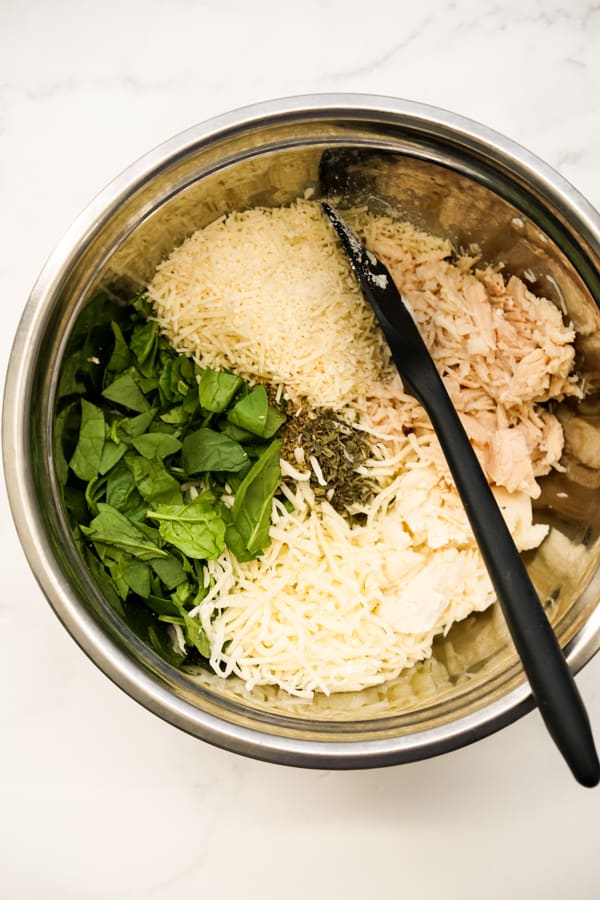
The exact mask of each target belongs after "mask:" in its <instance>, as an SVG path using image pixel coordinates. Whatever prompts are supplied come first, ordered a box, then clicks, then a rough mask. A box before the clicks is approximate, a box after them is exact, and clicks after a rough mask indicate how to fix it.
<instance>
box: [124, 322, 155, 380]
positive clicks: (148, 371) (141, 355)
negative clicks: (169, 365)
mask: <svg viewBox="0 0 600 900" xmlns="http://www.w3.org/2000/svg"><path fill="white" fill-rule="evenodd" d="M129 346H130V347H131V350H132V352H133V354H134V356H135V358H136V360H137V365H138V369H139V370H140V372H141V373H142V375H145V376H146V377H147V378H149V377H150V376H151V375H152V374H153V372H154V365H155V362H156V352H157V350H158V323H157V322H153V321H150V322H143V323H141V324H139V325H136V326H135V328H134V329H133V334H132V335H131V340H130V342H129Z"/></svg>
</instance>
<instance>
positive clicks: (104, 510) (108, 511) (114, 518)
mask: <svg viewBox="0 0 600 900" xmlns="http://www.w3.org/2000/svg"><path fill="white" fill-rule="evenodd" d="M98 510H99V512H98V515H97V516H96V517H95V518H94V519H92V521H91V522H90V524H89V527H86V526H85V525H81V526H80V528H81V531H82V533H83V534H84V535H85V536H86V538H87V539H88V540H89V541H92V542H93V543H94V544H106V545H107V546H108V547H110V548H116V549H117V550H125V551H126V552H127V553H130V554H131V555H132V556H135V557H136V558H137V559H141V560H145V561H147V560H150V559H156V558H160V557H163V558H165V557H167V556H168V553H167V552H166V551H165V550H161V549H160V547H157V546H156V544H154V543H153V542H152V541H150V540H149V539H148V538H147V537H146V536H145V535H144V533H143V532H142V531H140V529H139V528H137V527H136V526H135V525H134V524H133V522H131V521H130V520H129V519H128V518H127V517H126V516H124V515H123V514H122V513H120V512H119V511H118V510H117V509H115V508H114V507H112V506H109V505H108V503H99V504H98Z"/></svg>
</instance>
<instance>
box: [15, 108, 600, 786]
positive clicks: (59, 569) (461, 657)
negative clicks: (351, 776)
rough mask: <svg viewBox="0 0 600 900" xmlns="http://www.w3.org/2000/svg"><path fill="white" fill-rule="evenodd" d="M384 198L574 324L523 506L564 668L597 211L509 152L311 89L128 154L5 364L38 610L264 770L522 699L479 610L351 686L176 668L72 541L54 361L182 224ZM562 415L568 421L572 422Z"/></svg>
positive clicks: (595, 506) (588, 602) (424, 744)
mask: <svg viewBox="0 0 600 900" xmlns="http://www.w3.org/2000/svg"><path fill="white" fill-rule="evenodd" d="M307 190H310V191H314V192H315V196H319V194H320V193H327V194H329V195H335V197H336V201H337V202H338V204H339V205H340V206H341V207H343V206H344V205H349V204H356V203H361V204H365V205H367V206H369V208H370V209H372V210H373V211H375V212H378V211H386V212H387V211H390V210H391V211H392V212H393V213H394V214H397V215H402V216H406V217H407V218H409V219H410V220H412V221H413V222H415V223H416V224H417V225H420V226H423V227H425V228H426V229H428V230H430V231H432V232H434V233H438V234H442V235H445V236H448V237H449V238H451V239H452V241H453V242H454V243H455V246H457V247H466V246H468V245H470V244H471V243H473V242H477V244H478V245H479V247H480V251H481V254H482V257H483V259H484V260H485V261H487V262H490V263H499V262H502V263H503V264H504V267H505V271H506V272H507V273H513V272H514V273H516V274H518V275H520V276H522V277H524V278H525V279H527V280H528V281H529V282H530V283H531V285H532V287H533V289H534V290H538V291H540V292H542V293H544V294H545V295H546V296H550V297H551V299H553V300H554V301H555V302H556V303H558V304H560V305H561V307H562V308H563V310H564V312H565V314H566V315H568V316H569V317H571V318H572V320H573V321H574V323H575V325H576V327H577V330H578V333H579V337H578V352H579V365H580V367H581V368H582V370H583V371H584V372H585V374H586V377H587V382H588V386H589V389H590V396H589V398H588V399H587V400H586V401H585V403H584V404H582V405H581V406H580V407H579V408H578V409H575V410H570V411H569V412H568V418H569V421H568V422H567V452H566V455H565V468H566V471H565V472H564V473H555V474H553V475H552V476H549V477H548V478H547V479H546V480H545V484H544V490H543V493H542V496H541V498H540V500H539V501H538V502H537V512H536V514H537V515H538V516H541V517H543V518H544V519H545V520H547V521H550V522H551V523H552V524H553V526H554V528H553V531H552V538H551V539H549V540H547V541H546V542H545V543H544V544H543V545H542V547H541V548H540V549H539V550H538V551H536V552H535V553H531V554H529V556H528V559H527V563H528V566H529V569H530V572H531V575H532V577H533V578H534V580H535V582H536V585H537V587H538V591H539V593H540V596H541V597H542V599H543V600H544V602H545V604H546V607H547V610H548V613H549V615H550V616H551V619H552V622H553V624H554V626H555V629H556V632H557V635H558V637H559V640H560V641H561V643H562V645H563V646H564V647H565V650H566V654H567V658H568V661H569V663H570V665H571V667H572V669H573V670H574V671H576V670H578V669H579V668H580V667H581V666H582V665H583V664H584V663H585V662H586V661H587V660H589V659H590V657H591V656H592V654H593V653H594V652H595V651H596V650H597V649H598V646H600V606H599V603H598V595H599V586H600V567H599V565H598V562H599V558H600V541H599V540H598V538H599V535H600V512H599V511H600V502H599V499H600V498H599V489H600V449H599V445H600V439H599V438H598V428H597V422H598V421H599V419H598V413H599V411H600V405H599V404H598V402H597V397H596V391H597V389H598V386H599V385H600V329H599V328H598V324H599V313H598V303H599V302H600V279H599V270H600V219H599V217H598V215H597V213H596V212H595V211H594V210H593V209H592V208H591V207H590V206H589V204H588V203H586V201H585V200H584V199H583V198H582V197H581V196H580V195H579V194H578V193H577V192H576V191H575V190H574V189H573V188H572V187H571V186H570V185H569V184H567V183H566V182H565V181H564V180H563V179H562V178H561V177H560V176H559V175H558V174H557V173H556V172H554V171H552V170H551V169H550V168H549V167H548V166H546V165H545V164H544V163H542V162H541V161H540V160H538V159H536V158H535V157H533V156H532V155H531V154H529V153H528V152H526V151H525V150H524V149H523V148H521V147H519V146H518V145H516V144H514V143H513V142H511V141H509V140H507V139H506V138H504V137H501V136H500V135H498V134H496V133H494V132H492V131H490V130H488V129H486V128H483V127H482V126H480V125H477V124H475V123H474V122H471V121H468V120H465V119H463V118H460V117H458V116H456V115H453V114H451V113H448V112H445V111H442V110H439V109H433V108H431V107H425V106H421V105H419V104H415V103H409V102H405V101H400V100H394V99H390V98H382V97H369V96H360V95H358V96H354V95H346V94H343V95H317V96H308V97H297V98H293V99H287V100H281V101H274V102H270V103H265V104H262V105H258V106H254V107H251V108H247V109H243V110H239V111H237V112H233V113H230V114H228V115H224V116H221V117H219V118H217V119H213V120H212V121H210V122H207V123H205V124H203V125H199V126H198V127H195V128H192V129H190V130H189V131H186V132H185V133H183V134H181V135H179V136H177V137H175V138H173V139H172V140H170V141H168V142H167V143H165V144H163V145H162V146H160V147H159V148H157V149H156V150H153V151H152V152H151V153H149V154H148V155H147V156H145V157H144V158H143V159H141V160H140V161H139V162H137V163H135V164H134V165H132V166H131V167H130V168H129V169H128V170H127V171H126V172H124V173H123V174H122V175H121V176H119V177H118V178H117V179H116V180H115V181H114V182H113V183H112V184H111V185H110V186H109V187H107V188H106V190H105V191H104V192H103V193H102V194H101V195H100V196H99V197H97V198H96V199H95V200H94V201H93V202H92V204H91V205H90V206H89V207H88V209H87V210H86V211H85V212H84V213H83V215H82V216H81V217H80V218H79V219H78V220H77V222H76V223H75V224H74V225H73V227H72V228H71V229H70V231H69V232H68V233H67V235H66V236H65V237H64V239H63V240H62V242H61V243H60V245H59V246H58V248H57V249H56V251H55V253H54V255H53V256H52V257H51V259H50V260H49V262H48V264H47V265H46V266H45V268H44V270H43V271H42V273H41V275H40V277H39V280H38V281H37V283H36V285H35V287H34V289H33V291H32V294H31V298H30V300H29V303H28V305H27V307H26V310H25V313H24V315H23V318H22V321H21V324H20V326H19V330H18V333H17V336H16V339H15V343H14V348H13V352H12V356H11V359H10V364H9V368H8V374H7V381H6V393H5V405H4V414H3V441H4V465H5V473H6V480H7V485H8V491H9V497H10V503H11V507H12V511H13V515H14V518H15V522H16V525H17V529H18V532H19V535H20V538H21V541H22V543H23V547H24V549H25V552H26V554H27V557H28V559H29V562H30V564H31V567H32V569H33V571H34V573H35V575H36V577H37V579H38V581H39V583H40V585H41V587H42V589H43V591H44V593H45V594H46V596H47V598H48V600H49V601H50V603H51V604H52V606H53V608H54V610H55V611H56V613H57V615H58V616H59V618H60V619H61V621H62V622H63V624H64V625H65V627H66V628H67V629H68V630H69V631H70V633H71V634H72V635H73V637H74V638H75V640H76V641H77V642H78V643H79V644H80V646H81V647H82V648H83V650H84V651H85V652H86V653H87V654H88V655H89V656H90V658H91V659H92V660H93V661H94V662H95V663H96V664H97V665H98V666H99V667H100V668H101V669H102V670H103V671H104V672H105V673H106V674H107V675H108V676H109V677H110V678H111V679H112V680H113V681H114V682H115V683H116V684H118V685H119V686H120V687H121V688H123V689H124V690H125V691H126V692H127V693H128V694H130V695H131V696H132V697H133V698H135V699H136V700H138V701H139V702H140V703H142V704H144V705H145V706H146V707H147V708H148V709H150V710H152V711H153V712H155V713H157V714H158V715H159V716H162V717H163V718H164V719H166V720H168V721H169V722H171V723H172V724H174V725H176V726H178V727H180V728H182V729H184V730H186V731H188V732H190V733H191V734H194V735H196V736H197V737H200V738H203V739H204V740H207V741H209V742H211V743H213V744H216V745H219V746H222V747H225V748H228V749H230V750H234V751H237V752H240V753H243V754H247V755H249V756H254V757H258V758H262V759H266V760H271V761H274V762H280V763H287V764H293V765H303V766H318V767H326V768H351V767H363V766H377V765H385V764H392V763H398V762H405V761H408V760H414V759H418V758H423V757H426V756H431V755H434V754H437V753H441V752H445V751H448V750H450V749H453V748H455V747H459V746H461V745H463V744H466V743H468V742H470V741H473V740H475V739H477V738H480V737H482V736H484V735H486V734H489V733H490V732H493V731H494V730H496V729H498V728H500V727H502V726H503V725H505V724H507V723H508V722H510V721H512V720H514V719H515V718H517V717H518V716H520V715H522V714H523V713H524V712H526V711H527V710H528V709H530V708H531V706H532V700H531V696H530V692H529V689H528V686H527V684H526V682H525V681H524V678H523V675H522V671H521V668H520V666H519V663H518V660H517V659H516V656H515V653H514V650H513V648H512V644H511V642H510V639H509V638H508V635H507V632H506V629H505V627H504V624H503V621H502V618H501V615H500V613H499V612H498V610H497V609H496V608H493V609H491V610H489V611H488V612H486V613H484V614H480V615H474V616H471V617H469V619H467V620H465V621H464V622H462V623H459V624H458V625H455V626H454V627H453V628H452V630H451V631H450V633H449V635H448V636H447V637H446V638H439V639H438V640H436V643H435V646H434V652H433V656H432V658H431V660H428V661H425V662H423V663H422V664H420V665H418V666H417V667H416V668H415V669H414V670H411V671H410V672H408V673H406V674H405V675H403V676H401V677H400V678H399V679H398V680H397V681H396V682H394V683H391V684H388V685H385V686H382V687H380V688H372V689H369V690H368V691H364V692H362V693H361V694H355V695H353V694H348V695H335V696H332V697H329V698H327V697H320V698H319V699H318V700H317V701H315V702H313V703H309V702H307V701H299V700H297V701H296V700H293V699H291V698H289V697H286V695H284V694H282V693H279V692H278V691H276V690H275V689H264V690H260V691H258V690H257V691H255V692H253V694H252V695H251V696H249V695H247V694H246V693H245V692H244V689H243V687H242V686H241V685H240V684H239V683H237V682H236V681H235V680H228V681H223V680H222V679H219V678H218V677H216V676H214V675H210V674H209V673H207V672H191V673H186V672H181V671H178V670H176V669H174V668H172V667H171V666H170V665H168V664H167V663H166V662H165V661H163V660H162V659H161V658H160V657H159V656H157V655H156V653H155V652H154V651H153V650H152V649H151V648H150V647H149V646H147V645H146V644H145V643H144V642H143V641H141V640H140V639H139V638H138V637H137V636H136V634H135V632H134V630H133V629H132V628H131V627H130V624H129V623H128V622H127V621H124V620H122V619H120V618H119V617H118V616H117V615H116V613H114V612H113V610H112V609H111V608H110V606H109V605H108V603H107V602H106V601H105V600H104V598H103V596H102V593H101V591H100V590H99V589H98V587H97V586H96V584H95V583H94V581H93V580H92V578H91V576H90V574H89V572H88V571H87V569H86V567H85V566H84V564H83V562H82V560H81V558H80V556H79V554H78V551H77V549H76V546H75V544H74V542H73V540H72V539H71V536H70V532H69V527H68V523H67V521H66V518H65V515H64V512H63V508H62V504H61V498H60V493H59V491H58V488H57V482H56V478H55V472H54V454H53V445H52V425H53V411H54V408H55V400H56V392H57V382H58V377H59V372H60V369H61V364H62V362H63V360H64V358H65V355H68V352H69V347H70V346H73V342H76V341H77V339H78V333H79V331H81V329H82V328H83V322H87V323H88V325H89V321H90V317H91V318H92V319H93V316H94V310H95V307H94V304H95V303H97V302H99V301H98V299H97V298H98V297H99V296H100V295H101V296H103V297H104V298H105V297H106V296H107V295H109V296H114V297H123V296H125V295H127V294H129V295H131V293H132V292H133V291H135V290H137V289H139V288H140V287H141V286H143V285H144V284H145V283H146V281H147V279H148V278H149V276H150V275H151V274H152V272H153V270H154V267H155V266H156V264H157V263H158V262H159V261H160V260H161V259H162V258H164V256H165V254H166V253H167V252H168V251H169V250H170V249H171V248H172V247H173V246H174V245H175V244H177V243H178V242H180V241H181V240H182V239H183V238H184V237H185V236H186V235H188V234H189V233H190V232H192V231H194V230H195V229H197V228H199V227H201V226H203V225H206V224H207V223H208V222H210V221H212V220H213V219H215V218H216V217H217V216H220V215H222V214H223V213H225V212H227V211H229V210H232V209H241V208H246V207H249V206H252V205H256V204H266V205H275V204H284V203H287V202H289V201H291V200H292V199H293V198H295V197H297V196H299V195H302V194H303V193H304V192H305V191H307ZM573 423H574V424H573Z"/></svg>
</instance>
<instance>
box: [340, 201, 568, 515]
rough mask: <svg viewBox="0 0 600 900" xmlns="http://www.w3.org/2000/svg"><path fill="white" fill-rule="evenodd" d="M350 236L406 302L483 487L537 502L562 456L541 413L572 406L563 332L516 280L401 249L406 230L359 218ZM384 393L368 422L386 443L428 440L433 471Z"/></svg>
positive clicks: (555, 429)
mask: <svg viewBox="0 0 600 900" xmlns="http://www.w3.org/2000/svg"><path fill="white" fill-rule="evenodd" d="M355 226H356V228H357V230H358V231H359V232H360V234H361V236H362V237H363V239H364V240H365V241H366V243H367V246H368V247H369V248H370V249H371V250H373V252H374V253H376V254H377V255H378V256H379V257H380V258H381V259H382V260H383V261H384V262H385V263H386V265H387V266H388V268H389V270H390V272H391V274H392V277H393V278H394V281H395V282H396V284H397V285H398V287H399V289H400V290H401V291H402V293H403V295H404V296H405V297H406V299H407V300H408V302H409V304H410V306H411V309H412V310H413V312H414V316H415V319H416V320H417V322H418V324H419V327H420V330H421V333H422V335H423V338H424V340H425V343H426V344H427V346H428V349H429V351H430V353H431V355H432V357H433V359H434V360H435V362H436V364H437V366H438V369H439V371H440V373H441V375H442V377H443V379H444V383H445V385H446V388H447V390H448V393H449V394H450V397H451V399H452V401H453V403H454V405H455V406H456V408H457V410H458V412H459V414H460V415H461V419H462V421H463V424H464V426H465V429H466V431H467V434H468V435H469V438H470V440H471V442H472V444H473V447H474V449H475V451H476V453H477V455H478V457H479V459H480V461H481V464H482V466H483V468H484V469H485V471H486V474H487V476H488V478H489V480H490V482H491V483H492V484H495V485H498V486H501V487H505V488H506V489H507V490H509V491H519V492H524V493H526V494H527V495H528V496H529V497H532V498H535V497H537V496H539V493H540V488H539V485H538V484H537V482H536V479H537V478H539V477H540V476H542V475H546V474H547V473H548V472H549V471H550V470H551V469H552V468H560V462H559V461H560V458H561V455H562V451H563V431H562V428H561V425H560V423H559V422H558V420H557V419H556V417H555V416H554V415H553V413H552V412H550V411H549V410H548V409H547V408H545V407H544V406H542V405H541V404H542V403H546V402H547V401H549V400H556V401H560V400H563V399H564V398H565V397H568V396H576V397H580V396H581V387H580V384H579V383H578V380H577V376H576V374H574V373H573V363H574V357H575V351H574V348H573V340H574V337H575V332H574V329H573V327H572V325H571V324H570V323H568V324H566V323H565V322H564V321H563V316H562V313H561V311H560V310H559V309H558V308H557V307H556V306H555V305H554V304H553V303H551V301H549V300H547V299H545V298H543V297H538V296H536V295H535V294H532V293H531V291H529V290H528V289H527V287H526V285H525V284H524V282H523V281H521V280H520V279H519V278H517V277H515V276H512V277H511V278H509V279H508V281H506V280H505V279H504V278H503V276H502V275H501V274H500V273H499V272H497V271H494V270H492V269H491V268H485V269H481V270H480V269H477V268H476V263H477V260H476V259H475V258H473V257H464V258H462V259H459V260H458V263H457V262H456V261H455V260H454V261H450V259H449V257H450V254H451V247H450V245H449V243H448V242H446V241H442V240H438V239H435V238H431V239H429V240H422V241H421V242H419V241H418V240H414V239H413V240H407V239H406V238H407V234H405V232H406V226H404V225H402V224H399V223H397V222H394V221H393V220H392V219H388V218H381V217H377V218H375V217H370V216H366V215H364V214H360V215H358V216H357V217H356V219H355ZM413 234H414V232H413ZM392 381H393V382H394V383H393V384H392V383H391V382H392ZM389 388H390V390H389V396H383V395H382V393H381V392H379V393H378V394H377V396H373V397H371V398H370V400H369V402H368V407H367V410H368V414H369V417H370V419H371V420H372V422H373V423H374V425H376V426H378V427H379V428H381V429H382V430H383V431H384V432H385V433H386V434H388V435H389V436H390V437H391V438H393V435H394V434H395V433H396V434H397V435H398V437H399V438H400V435H401V434H405V433H406V432H407V431H409V430H412V431H414V432H415V433H416V434H417V435H418V437H419V441H420V442H423V441H425V442H427V440H428V436H427V435H428V432H429V433H430V434H429V437H430V441H431V453H432V454H433V455H434V456H435V457H436V458H437V459H438V460H439V463H440V466H441V468H442V469H443V468H444V467H445V466H444V463H443V460H442V456H441V451H440V450H439V449H438V448H437V447H436V443H437V442H436V440H435V437H434V436H433V433H432V429H431V425H430V423H429V420H428V419H427V416H426V414H425V413H424V411H423V410H422V408H421V407H420V406H419V405H418V404H417V403H416V401H413V400H412V399H411V398H410V397H408V396H407V395H406V394H404V392H403V391H402V389H401V386H400V385H399V384H398V381H397V380H395V379H394V377H393V375H391V376H390V384H389Z"/></svg>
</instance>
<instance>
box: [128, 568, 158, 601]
mask: <svg viewBox="0 0 600 900" xmlns="http://www.w3.org/2000/svg"><path fill="white" fill-rule="evenodd" d="M159 561H160V560H156V562H159ZM121 571H122V573H123V578H124V579H125V581H126V583H127V586H128V587H129V588H130V589H131V590H132V591H133V592H134V594H139V596H140V597H144V598H146V599H147V598H148V597H149V596H150V592H151V590H152V570H151V569H150V566H149V565H148V563H146V562H142V560H140V559H131V560H128V561H124V562H123V563H122V568H121Z"/></svg>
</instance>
